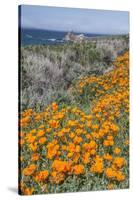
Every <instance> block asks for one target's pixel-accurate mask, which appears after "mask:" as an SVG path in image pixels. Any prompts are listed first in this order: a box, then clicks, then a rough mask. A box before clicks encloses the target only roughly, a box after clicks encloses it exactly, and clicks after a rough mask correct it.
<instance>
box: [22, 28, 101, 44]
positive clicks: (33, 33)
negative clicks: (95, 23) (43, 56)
mask: <svg viewBox="0 0 133 200" xmlns="http://www.w3.org/2000/svg"><path fill="white" fill-rule="evenodd" d="M20 33H21V34H20V35H21V37H20V44H21V45H39V44H44V45H53V44H61V43H65V42H66V41H65V40H64V37H65V35H66V34H67V32H61V31H48V30H37V29H23V28H22V29H21V30H20ZM76 34H81V33H76ZM83 34H84V35H85V36H87V37H96V36H99V34H86V33H83Z"/></svg>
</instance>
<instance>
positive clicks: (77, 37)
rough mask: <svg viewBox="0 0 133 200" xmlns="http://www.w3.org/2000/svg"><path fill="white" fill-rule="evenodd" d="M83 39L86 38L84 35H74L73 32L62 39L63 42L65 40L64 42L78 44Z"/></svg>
mask: <svg viewBox="0 0 133 200" xmlns="http://www.w3.org/2000/svg"><path fill="white" fill-rule="evenodd" d="M85 39H86V37H85V36H84V34H79V35H76V34H74V33H73V32H68V33H67V34H66V35H65V38H64V40H66V41H73V42H80V41H83V40H85Z"/></svg>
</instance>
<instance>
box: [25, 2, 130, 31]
mask: <svg viewBox="0 0 133 200" xmlns="http://www.w3.org/2000/svg"><path fill="white" fill-rule="evenodd" d="M21 27H22V28H36V29H44V30H56V31H74V32H80V33H99V34H103V33H106V34H126V33H129V12H127V11H109V10H93V9H79V8H59V7H48V6H32V5H22V6H21Z"/></svg>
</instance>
